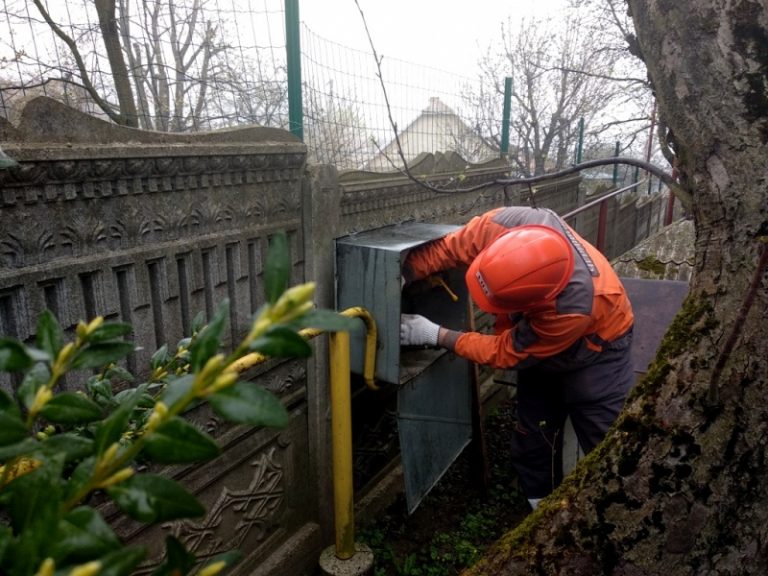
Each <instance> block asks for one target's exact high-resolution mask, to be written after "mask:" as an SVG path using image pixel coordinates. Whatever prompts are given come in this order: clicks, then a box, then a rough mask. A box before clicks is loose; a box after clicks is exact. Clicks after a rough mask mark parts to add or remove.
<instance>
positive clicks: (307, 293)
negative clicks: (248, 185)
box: [0, 234, 351, 576]
mask: <svg viewBox="0 0 768 576" xmlns="http://www.w3.org/2000/svg"><path fill="white" fill-rule="evenodd" d="M289 272H290V266H289V255H288V246H287V240H286V238H285V235H283V234H278V235H275V236H274V237H273V238H272V242H271V244H270V251H269V257H268V259H267V263H266V265H265V270H264V291H265V300H266V304H265V305H264V306H263V307H262V308H261V309H260V310H259V311H258V312H257V313H256V314H255V317H254V320H253V323H252V326H251V329H250V332H249V333H248V335H247V336H246V337H245V338H244V339H243V341H242V342H240V343H239V344H237V346H235V348H234V350H233V351H231V352H229V353H224V352H222V345H221V339H222V335H223V333H224V329H225V325H226V319H227V317H228V309H227V304H226V303H224V304H223V305H222V306H220V307H219V309H218V310H217V312H216V313H215V315H214V317H213V318H212V319H210V321H209V322H208V323H207V324H206V325H203V322H202V320H201V319H200V318H197V319H196V320H195V322H194V326H193V334H192V335H191V336H190V337H189V338H185V339H184V340H182V341H181V342H180V343H179V344H178V346H177V348H176V350H175V351H173V352H171V351H169V350H168V348H167V347H166V346H164V347H163V348H161V349H160V350H158V351H157V352H156V353H155V354H154V355H153V356H152V359H151V366H150V371H149V376H148V377H147V378H146V380H145V381H137V377H136V375H133V374H130V373H129V372H127V371H126V370H125V369H123V368H121V367H120V366H118V364H117V363H118V362H119V361H120V360H121V359H123V358H124V357H125V356H127V355H128V354H130V353H131V352H132V351H133V350H134V344H133V343H132V342H129V341H126V340H125V339H124V338H125V337H126V336H127V335H129V334H130V333H131V326H129V325H127V324H123V323H119V322H105V321H104V319H103V318H101V317H99V318H95V319H93V320H91V321H90V322H88V323H85V322H80V323H79V324H78V326H77V328H76V331H75V332H76V333H75V338H74V340H72V341H69V342H67V341H65V340H66V339H65V335H64V331H63V330H62V328H61V326H60V325H59V323H58V322H57V320H56V318H55V317H54V316H53V314H51V313H50V312H48V311H46V312H44V313H43V314H42V315H41V316H40V318H39V320H38V324H37V335H36V340H35V342H34V345H25V344H24V343H22V342H19V341H17V340H14V339H9V338H0V370H2V371H6V372H18V373H22V374H23V376H22V379H21V384H20V385H19V387H18V389H17V390H16V393H15V394H14V396H11V395H9V394H8V393H6V392H4V391H2V390H0V463H2V466H1V467H0V567H2V568H0V574H4V575H6V574H7V575H8V576H26V575H37V576H54V575H58V574H70V575H72V576H94V575H96V574H101V575H109V576H122V575H127V574H130V573H131V572H132V571H133V570H134V569H135V568H136V567H137V566H138V565H139V564H140V563H141V561H142V560H143V559H144V557H145V555H146V550H145V549H144V548H143V547H140V546H126V545H125V544H124V543H123V542H121V541H120V539H119V538H118V537H117V535H116V534H115V533H114V532H113V530H112V528H111V527H110V526H109V525H108V523H107V522H106V521H105V520H104V519H103V518H102V516H101V514H100V513H99V510H98V508H97V507H96V506H95V505H94V500H96V499H95V498H94V495H95V494H97V493H100V494H103V495H105V496H106V498H108V499H111V500H112V501H113V502H114V504H115V505H116V506H117V507H118V508H119V509H120V510H121V511H122V512H123V513H125V514H126V515H127V516H129V517H131V518H133V519H135V520H137V521H139V522H143V523H147V524H155V523H159V522H167V521H169V520H175V519H179V518H195V517H200V516H203V515H204V514H205V508H204V507H203V505H202V504H201V503H200V502H199V501H198V500H197V499H196V498H195V496H194V495H192V494H191V493H189V492H188V491H187V490H185V489H184V488H183V487H182V486H181V485H179V484H178V483H176V482H174V481H173V480H171V479H169V478H166V477H164V476H162V475H158V474H154V473H151V472H144V471H139V469H138V467H137V463H139V462H148V463H192V462H201V461H206V460H210V459H212V458H215V457H216V456H217V455H218V454H219V447H218V445H217V443H216V441H215V440H214V439H213V438H212V437H211V436H209V435H208V434H206V433H205V432H204V431H202V430H199V429H198V428H196V427H195V426H194V425H192V424H190V423H189V422H188V421H187V420H185V419H184V418H183V413H184V411H185V410H187V409H188V408H190V407H191V406H193V405H196V404H198V403H200V402H208V403H209V404H210V406H211V408H212V409H213V410H214V411H215V412H216V413H217V414H219V415H220V416H221V417H222V418H224V419H225V420H227V421H229V422H234V423H240V424H247V425H251V426H270V427H280V426H285V425H286V424H287V422H288V415H287V413H286V411H285V408H284V407H283V405H282V404H281V403H280V401H279V400H278V399H277V398H275V397H274V396H273V395H272V394H270V393H269V392H268V391H266V390H264V389H262V388H260V387H259V386H258V385H256V384H254V383H253V382H247V381H244V380H241V379H240V372H239V369H238V366H237V364H236V363H237V362H238V361H239V360H240V359H241V358H243V357H244V356H246V355H248V354H251V353H254V352H256V353H260V354H262V355H264V356H270V357H306V356H309V355H310V353H311V349H310V346H309V344H308V343H307V342H306V340H305V339H304V338H303V337H302V335H301V334H300V333H299V331H300V330H301V329H302V328H307V327H311V328H315V329H320V330H348V329H349V328H350V322H351V320H349V319H347V318H344V317H342V316H339V315H337V314H335V313H333V312H331V311H327V310H316V309H314V305H313V303H312V301H311V298H312V295H313V292H314V284H312V283H307V284H302V285H299V286H295V287H292V288H288V282H289ZM73 370H78V371H79V372H78V373H79V374H82V373H85V372H86V371H91V372H94V375H93V376H91V377H89V378H88V379H87V381H86V382H83V383H82V385H81V386H76V387H75V388H76V389H77V391H76V392H71V391H59V390H58V388H59V386H58V385H59V383H60V382H61V379H62V377H63V376H64V375H65V374H68V373H71V372H72V371H73ZM70 387H71V385H70ZM150 469H151V467H150ZM236 556H237V555H236V553H227V554H225V555H223V556H220V557H217V558H214V559H209V560H208V561H207V562H206V563H205V565H201V563H200V562H198V561H197V560H196V559H195V557H194V556H193V555H192V554H190V553H189V552H188V551H187V550H185V549H184V546H183V545H182V544H181V542H179V541H178V540H176V539H174V538H172V537H169V538H168V539H167V540H166V555H165V560H164V562H163V563H162V565H161V566H159V567H158V568H157V570H156V572H155V574H157V575H158V576H161V575H169V574H174V575H183V574H188V573H190V572H192V571H199V574H201V575H203V576H212V575H214V574H217V573H218V572H220V571H221V570H223V569H224V568H226V567H227V566H229V565H231V564H232V563H233V562H234V561H235V560H236Z"/></svg>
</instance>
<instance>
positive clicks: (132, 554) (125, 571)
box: [99, 546, 147, 576]
mask: <svg viewBox="0 0 768 576" xmlns="http://www.w3.org/2000/svg"><path fill="white" fill-rule="evenodd" d="M146 555H147V549H146V548H145V547H144V546H131V547H128V548H122V549H120V550H115V551H114V552H110V553H109V554H107V555H105V556H102V557H101V558H99V560H100V561H101V565H102V568H101V570H100V571H99V576H130V575H131V574H133V572H134V570H135V569H136V567H137V566H138V565H139V564H140V563H141V561H142V560H144V557H145V556H146Z"/></svg>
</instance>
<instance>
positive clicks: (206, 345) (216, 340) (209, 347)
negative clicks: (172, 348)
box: [189, 300, 229, 372]
mask: <svg viewBox="0 0 768 576" xmlns="http://www.w3.org/2000/svg"><path fill="white" fill-rule="evenodd" d="M228 316H229V301H228V300H224V301H223V302H222V303H221V304H220V305H219V307H218V309H217V310H216V313H215V314H214V315H213V319H212V320H211V321H210V322H209V323H208V325H206V326H205V328H203V329H202V330H201V331H200V332H199V333H198V335H197V336H196V337H195V339H194V340H193V341H192V344H191V345H190V348H189V353H190V359H189V363H190V365H191V367H192V372H198V371H199V370H200V368H202V367H203V366H204V365H205V363H206V362H207V361H208V359H209V358H210V357H211V356H213V355H214V354H216V353H217V352H218V351H219V348H220V347H221V335H222V334H223V332H224V327H225V326H226V323H227V318H228Z"/></svg>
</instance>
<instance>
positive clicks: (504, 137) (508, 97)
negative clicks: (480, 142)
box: [501, 76, 512, 158]
mask: <svg viewBox="0 0 768 576" xmlns="http://www.w3.org/2000/svg"><path fill="white" fill-rule="evenodd" d="M511 101H512V78H510V77H509V76H507V77H506V78H504V109H503V112H502V119H501V157H502V158H503V157H504V156H506V155H507V154H508V153H509V115H510V110H511V105H510V102H511Z"/></svg>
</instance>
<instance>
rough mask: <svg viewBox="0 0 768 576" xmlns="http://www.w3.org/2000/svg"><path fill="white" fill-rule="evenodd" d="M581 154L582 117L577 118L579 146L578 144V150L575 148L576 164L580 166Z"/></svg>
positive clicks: (582, 139)
mask: <svg viewBox="0 0 768 576" xmlns="http://www.w3.org/2000/svg"><path fill="white" fill-rule="evenodd" d="M583 152H584V116H582V117H581V118H579V144H578V148H576V164H581V160H582V154H583Z"/></svg>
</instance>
